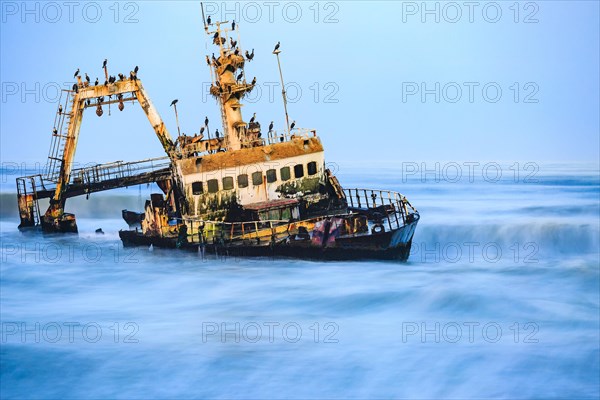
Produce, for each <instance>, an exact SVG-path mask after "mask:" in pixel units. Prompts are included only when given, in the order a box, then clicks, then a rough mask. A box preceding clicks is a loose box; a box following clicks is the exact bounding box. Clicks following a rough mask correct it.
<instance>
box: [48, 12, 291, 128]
mask: <svg viewBox="0 0 600 400" xmlns="http://www.w3.org/2000/svg"><path fill="white" fill-rule="evenodd" d="M206 23H207V25H211V24H212V21H211V18H210V15H209V16H208V18H207V19H206ZM235 28H236V23H235V20H233V22H232V23H231V30H232V31H235ZM218 37H219V33H218V32H216V33H215V34H214V36H213V39H214V40H216V39H217V38H218ZM229 40H230V45H231V47H230V48H231V49H233V51H234V53H233V54H235V55H236V56H237V55H239V48H237V43H238V42H237V40H234V39H233V38H231V37H230V38H229ZM280 45H281V43H280V42H277V44H276V45H275V48H274V50H273V52H274V53H275V52H277V51H278V50H279V47H280ZM245 56H246V59H247V60H248V61H249V62H250V61H252V59H254V49H252V53H249V52H248V50H246V52H245ZM206 63H207V64H208V65H209V66H210V64H211V60H210V59H209V58H208V56H206ZM212 63H213V64H214V65H215V66H216V67H220V66H221V63H220V62H219V60H218V59H217V58H216V57H215V54H214V53H213V54H212ZM107 64H108V59H104V61H103V62H102V69H104V70H106V67H107ZM138 71H139V67H138V66H137V65H136V66H135V68H134V69H133V71H131V72H130V73H129V79H132V80H136V79H137V73H138ZM78 76H80V75H79V68H77V71H75V74H73V78H77V77H78ZM117 76H118V78H119V80H120V81H124V80H125V79H126V76H125V75H124V74H121V73H119V74H117ZM243 77H244V72H243V71H242V72H240V73H239V74H238V76H237V77H236V81H237V82H239V81H240V80H242V78H243ZM84 79H85V81H86V86H89V85H90V77H89V76H88V74H87V73H85V77H84ZM116 81H117V77H115V76H112V75H110V76H109V77H108V80H105V81H104V84H105V85H108V84H112V83H115V82H116ZM99 83H100V81H99V79H98V77H96V80H95V81H94V86H98V84H99ZM251 85H252V86H254V85H256V77H254V78H253V79H252V83H251ZM216 86H217V87H218V88H219V93H223V88H222V87H221V84H220V82H219V81H216ZM73 90H74V91H75V92H78V90H79V85H78V84H77V83H75V84H73ZM228 90H229V93H231V85H230V86H229V87H228ZM117 97H118V98H119V99H122V98H123V95H122V94H119V95H118V96H117ZM103 100H104V99H103V98H98V101H103ZM178 101H179V100H178V99H175V100H173V101H172V102H171V106H174V105H176V104H177V102H178ZM90 103H91V101H90V99H88V100H87V105H90ZM60 108H62V106H60ZM60 112H62V110H60V109H59V113H60ZM255 121H256V113H254V114H253V115H252V118H250V124H253V123H255ZM273 126H274V125H273V121H271V123H270V124H269V133H271V132H272V131H273ZM295 126H296V121H292V123H291V125H290V130H292V129H294V128H295ZM205 128H206V129H208V117H206V118H205V119H204V126H203V127H201V128H200V133H199V136H200V137H203V136H204V130H205ZM53 133H54V134H57V130H56V128H54V130H53ZM215 136H216V138H217V139H219V138H220V133H219V130H218V129H216V130H215Z"/></svg>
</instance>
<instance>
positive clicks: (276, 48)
mask: <svg viewBox="0 0 600 400" xmlns="http://www.w3.org/2000/svg"><path fill="white" fill-rule="evenodd" d="M279 46H280V42H277V44H276V45H275V50H273V52H276V51H277V50H279Z"/></svg>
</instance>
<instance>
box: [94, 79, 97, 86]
mask: <svg viewBox="0 0 600 400" xmlns="http://www.w3.org/2000/svg"><path fill="white" fill-rule="evenodd" d="M94 86H98V77H96V82H94Z"/></svg>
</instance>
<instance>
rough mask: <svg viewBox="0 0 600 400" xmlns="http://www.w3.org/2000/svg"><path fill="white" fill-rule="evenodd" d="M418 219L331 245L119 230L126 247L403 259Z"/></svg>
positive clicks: (250, 254)
mask: <svg viewBox="0 0 600 400" xmlns="http://www.w3.org/2000/svg"><path fill="white" fill-rule="evenodd" d="M417 223H418V219H416V220H415V221H414V222H412V223H410V224H407V225H405V226H403V227H402V228H399V229H395V230H393V231H388V232H382V233H375V234H365V235H356V236H349V237H340V238H337V239H336V240H335V243H334V244H333V245H328V244H326V245H315V244H314V243H313V242H312V241H311V239H309V238H307V239H293V238H292V239H290V240H286V241H283V242H280V243H273V242H260V241H255V240H245V241H243V242H230V243H228V242H225V241H215V242H214V243H204V244H198V243H183V244H182V243H179V242H178V238H177V237H157V236H145V235H143V234H142V233H141V232H139V231H120V232H119V236H120V238H121V240H122V241H123V245H124V246H125V247H132V246H150V245H152V246H154V247H159V248H160V247H162V248H172V249H174V248H180V249H184V250H189V251H196V252H199V253H201V254H214V255H217V256H224V257H293V258H302V259H319V260H361V259H380V260H397V261H406V260H407V259H408V256H409V255H410V247H411V243H412V237H413V235H414V232H415V228H416V226H417Z"/></svg>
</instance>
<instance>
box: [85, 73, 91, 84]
mask: <svg viewBox="0 0 600 400" xmlns="http://www.w3.org/2000/svg"><path fill="white" fill-rule="evenodd" d="M85 80H86V81H87V83H90V77H89V76H88V74H87V72H86V73H85Z"/></svg>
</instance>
